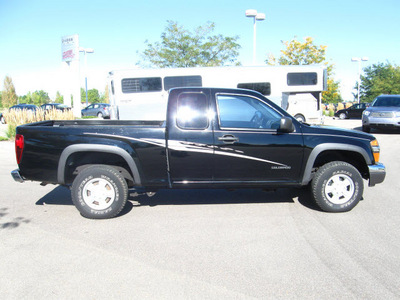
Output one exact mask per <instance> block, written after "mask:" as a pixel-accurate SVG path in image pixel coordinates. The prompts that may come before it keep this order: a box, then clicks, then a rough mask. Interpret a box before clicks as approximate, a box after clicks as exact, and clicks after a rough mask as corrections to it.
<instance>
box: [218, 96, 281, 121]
mask: <svg viewBox="0 0 400 300" xmlns="http://www.w3.org/2000/svg"><path fill="white" fill-rule="evenodd" d="M217 105H218V112H219V125H220V127H221V128H238V129H277V128H278V127H279V124H280V119H281V117H282V116H281V115H280V113H278V112H277V111H275V110H274V109H272V108H271V107H270V106H268V105H267V104H266V103H264V102H261V101H260V100H258V99H256V98H252V97H247V96H241V95H218V96H217Z"/></svg>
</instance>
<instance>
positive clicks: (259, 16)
mask: <svg viewBox="0 0 400 300" xmlns="http://www.w3.org/2000/svg"><path fill="white" fill-rule="evenodd" d="M256 20H257V21H264V20H265V14H263V13H258V14H257V15H256Z"/></svg>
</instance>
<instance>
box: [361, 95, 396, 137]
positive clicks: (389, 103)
mask: <svg viewBox="0 0 400 300" xmlns="http://www.w3.org/2000/svg"><path fill="white" fill-rule="evenodd" d="M371 128H376V129H400V95H380V96H378V97H376V98H375V100H374V101H373V102H372V105H371V106H370V107H368V108H367V109H366V110H364V112H363V115H362V130H363V131H364V132H370V131H371Z"/></svg>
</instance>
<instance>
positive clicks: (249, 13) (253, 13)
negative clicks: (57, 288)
mask: <svg viewBox="0 0 400 300" xmlns="http://www.w3.org/2000/svg"><path fill="white" fill-rule="evenodd" d="M256 16H257V11H256V10H255V9H248V10H246V17H249V18H254V17H256Z"/></svg>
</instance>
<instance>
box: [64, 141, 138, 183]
mask: <svg viewBox="0 0 400 300" xmlns="http://www.w3.org/2000/svg"><path fill="white" fill-rule="evenodd" d="M85 152H86V153H90V152H97V153H101V154H109V155H114V156H117V157H119V158H121V159H122V160H123V161H124V162H125V163H126V165H127V167H128V168H129V169H130V170H127V171H128V172H129V171H130V172H131V174H132V177H133V181H134V182H135V184H136V185H140V184H141V178H140V173H139V169H138V167H137V165H136V163H135V161H134V159H133V158H132V156H131V155H130V154H129V153H128V152H126V151H125V150H124V149H122V148H120V147H117V146H111V145H99V144H75V145H70V146H68V147H67V148H65V149H64V150H63V152H62V153H61V156H60V159H59V162H58V169H57V181H58V183H59V184H66V171H67V162H68V159H69V158H70V157H71V156H72V155H74V154H78V153H79V154H84V153H85ZM105 164H106V165H107V163H105ZM109 165H112V164H109Z"/></svg>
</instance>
